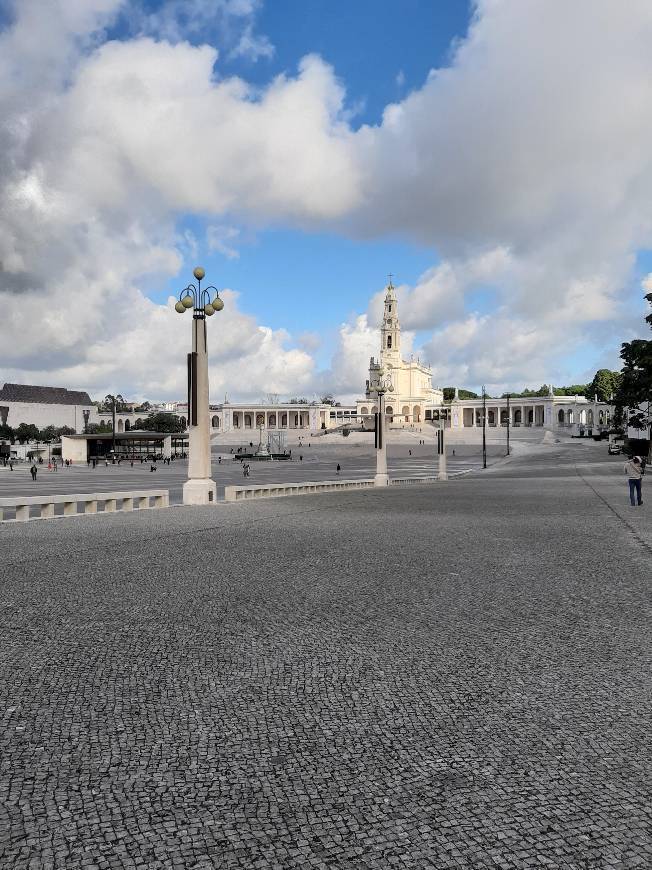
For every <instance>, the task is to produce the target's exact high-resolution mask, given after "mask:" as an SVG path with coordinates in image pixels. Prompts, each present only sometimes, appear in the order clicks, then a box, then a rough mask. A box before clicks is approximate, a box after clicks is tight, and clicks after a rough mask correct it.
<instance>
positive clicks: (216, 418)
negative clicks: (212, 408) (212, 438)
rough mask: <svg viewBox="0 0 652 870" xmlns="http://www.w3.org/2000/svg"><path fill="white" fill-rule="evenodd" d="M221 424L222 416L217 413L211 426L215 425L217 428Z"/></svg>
mask: <svg viewBox="0 0 652 870" xmlns="http://www.w3.org/2000/svg"><path fill="white" fill-rule="evenodd" d="M219 425H220V418H219V417H218V416H217V414H216V415H215V416H214V417H213V418H212V420H211V426H212V427H213V429H217V428H218V426H219Z"/></svg>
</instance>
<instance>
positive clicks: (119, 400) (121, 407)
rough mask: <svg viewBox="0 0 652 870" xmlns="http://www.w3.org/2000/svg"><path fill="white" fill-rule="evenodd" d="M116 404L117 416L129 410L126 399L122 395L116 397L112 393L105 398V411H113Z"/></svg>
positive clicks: (118, 394)
mask: <svg viewBox="0 0 652 870" xmlns="http://www.w3.org/2000/svg"><path fill="white" fill-rule="evenodd" d="M114 402H115V412H116V414H119V413H120V412H122V411H126V410H127V402H126V400H125V398H124V397H123V396H121V395H120V393H117V395H115V396H114V395H113V394H112V393H107V394H106V396H105V397H104V402H103V403H102V404H103V406H104V410H105V411H112V410H113V403H114Z"/></svg>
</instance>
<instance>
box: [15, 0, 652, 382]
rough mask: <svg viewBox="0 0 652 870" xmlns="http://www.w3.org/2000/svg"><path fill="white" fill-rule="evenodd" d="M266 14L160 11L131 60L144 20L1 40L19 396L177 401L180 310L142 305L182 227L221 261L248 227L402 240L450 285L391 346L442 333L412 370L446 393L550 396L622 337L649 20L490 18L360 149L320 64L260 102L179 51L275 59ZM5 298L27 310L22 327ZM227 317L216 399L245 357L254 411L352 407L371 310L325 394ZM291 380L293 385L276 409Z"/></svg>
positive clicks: (21, 10)
mask: <svg viewBox="0 0 652 870" xmlns="http://www.w3.org/2000/svg"><path fill="white" fill-rule="evenodd" d="M258 6H259V4H258V3H257V2H255V0H220V2H216V3H213V4H209V3H202V2H200V0H192V2H191V3H190V4H185V3H184V4H181V3H180V2H179V0H168V2H164V3H160V4H158V5H157V6H156V7H155V9H154V11H153V12H152V13H151V15H150V17H147V16H146V17H145V18H143V17H142V15H141V16H140V17H138V16H136V18H135V20H136V21H137V22H138V24H137V27H136V28H135V30H134V32H133V38H131V39H128V40H126V41H122V42H117V41H110V42H107V41H106V36H105V34H106V28H107V27H108V26H109V25H110V24H111V22H113V21H115V20H116V16H119V15H120V14H122V13H123V12H124V10H127V11H132V10H134V9H136V10H138V9H140V10H141V12H142V10H143V9H144V8H145V7H144V6H142V5H139V4H135V3H131V4H128V5H127V4H125V3H122V2H119V0H85V2H83V3H81V2H79V0H53V2H50V3H48V4H45V3H44V2H43V0H23V2H21V3H20V4H16V6H15V10H14V11H15V16H14V18H15V20H14V21H13V23H12V24H11V26H9V27H8V28H7V29H6V30H5V31H4V32H3V33H2V34H0V111H1V112H2V117H3V121H4V123H3V124H2V127H1V128H0V295H1V296H2V299H1V300H0V301H1V302H2V305H3V310H4V311H5V312H6V314H5V316H4V317H3V320H2V322H1V323H0V364H2V366H3V367H4V369H6V370H7V372H8V373H12V374H15V376H16V378H17V379H19V378H20V377H23V378H24V377H26V373H33V374H34V379H36V377H37V375H39V376H40V373H43V372H45V373H47V372H50V375H49V376H48V377H47V378H45V377H44V378H42V379H43V380H52V379H53V378H55V377H56V379H57V380H58V381H60V382H62V383H63V382H67V383H71V384H73V385H76V386H80V387H81V386H87V385H90V384H91V383H93V384H95V383H96V384H97V385H98V387H101V388H102V389H103V388H104V387H105V386H109V385H117V387H124V385H125V384H129V383H130V382H131V379H132V378H133V377H134V370H135V368H134V365H133V364H132V360H134V359H136V360H138V363H139V365H142V366H143V370H144V371H145V372H148V371H149V372H150V373H151V374H152V376H153V374H154V373H155V374H156V377H154V378H153V382H154V383H157V384H158V383H160V384H161V390H162V392H167V391H171V390H173V389H177V387H175V386H174V385H175V383H176V382H177V381H176V378H177V376H176V375H175V374H174V365H175V364H173V362H172V359H171V349H172V348H175V349H176V347H177V345H176V344H175V343H174V342H175V339H174V338H173V335H172V333H169V332H168V329H178V324H176V321H170V322H171V323H172V322H174V323H175V326H174V327H172V326H169V327H168V326H164V325H163V318H164V317H167V311H166V310H164V309H163V308H162V307H161V306H157V305H156V304H155V303H153V302H151V301H149V300H148V299H147V298H146V296H145V295H143V292H142V282H143V280H144V279H146V280H147V282H148V284H149V285H150V286H151V284H152V282H154V281H155V280H157V279H160V280H161V282H163V281H165V280H166V279H167V278H168V277H169V276H170V275H173V274H176V273H177V272H178V271H179V269H180V268H181V266H182V260H183V254H184V245H185V246H186V247H188V246H189V245H191V244H192V240H188V239H186V240H185V242H182V243H180V240H179V236H178V232H177V229H176V226H175V223H176V221H177V219H178V216H179V215H182V214H187V213H190V214H196V215H199V216H201V217H202V218H208V220H209V223H210V226H211V227H213V228H217V229H216V230H215V234H214V237H213V244H214V247H215V248H216V249H217V250H222V253H224V254H225V255H226V256H234V253H235V251H236V248H235V245H234V242H235V241H236V236H234V235H231V236H230V235H229V232H228V228H229V227H232V225H233V223H238V224H239V225H245V224H246V223H247V222H249V223H252V224H254V225H256V226H260V225H264V224H274V225H278V224H284V225H291V226H295V227H302V228H304V229H306V230H320V229H329V230H333V229H336V230H338V231H340V232H343V233H349V234H351V235H353V236H355V237H358V238H360V237H366V238H369V237H381V236H383V235H385V234H391V235H396V234H400V235H402V236H403V237H407V238H409V239H411V240H413V241H417V242H420V243H422V244H426V245H428V246H430V247H432V249H433V250H434V251H437V254H438V258H439V262H438V263H437V265H434V266H433V267H432V268H431V269H429V270H428V271H427V272H425V273H424V274H423V275H421V276H420V278H419V279H418V280H417V281H416V282H415V284H414V286H413V287H409V286H401V287H399V288H398V289H399V298H400V300H401V310H402V321H403V325H404V326H405V327H406V329H407V330H408V331H410V330H411V331H417V332H419V333H422V332H423V331H428V332H429V333H430V334H431V337H430V338H425V339H423V338H422V348H423V351H424V354H426V355H427V356H428V357H429V358H430V360H431V362H432V363H433V364H434V365H435V367H436V368H437V370H438V371H439V372H440V373H441V379H440V378H439V377H437V376H436V379H437V380H439V381H440V382H442V381H444V380H448V381H449V382H462V381H466V382H467V383H469V379H471V381H470V385H471V384H477V383H478V382H479V380H489V379H490V378H493V379H494V381H495V382H496V383H499V382H500V383H502V382H507V381H509V379H510V378H513V379H518V380H519V381H520V382H521V383H522V382H523V380H525V379H526V378H528V379H529V378H532V379H533V380H534V381H536V380H538V379H540V378H543V379H546V378H547V377H548V372H549V371H550V370H551V368H552V369H553V370H554V366H555V365H556V364H557V362H558V357H559V353H560V350H559V349H560V344H561V343H560V340H559V339H560V336H563V337H564V338H565V343H564V345H563V346H564V347H565V348H566V349H568V348H569V347H572V346H573V345H574V344H576V343H580V342H586V341H590V340H593V341H596V340H600V341H602V342H603V343H604V342H611V343H612V344H614V345H617V343H618V340H616V341H614V335H616V334H617V335H618V336H620V333H621V332H622V331H623V330H631V329H633V328H634V327H633V325H632V324H633V317H632V316H631V314H630V313H628V312H627V311H626V310H625V307H624V305H623V302H624V300H625V294H626V291H627V290H628V288H629V282H630V280H631V276H632V269H633V266H634V263H635V254H636V251H637V250H639V249H641V248H644V247H649V246H650V240H651V236H652V212H650V209H649V202H650V199H651V196H652V113H650V112H649V105H650V103H651V99H650V98H651V97H652V55H651V54H650V52H649V45H650V43H651V42H652V7H651V6H650V4H649V3H648V2H647V0H630V2H629V3H628V4H627V8H626V10H625V9H623V8H621V6H617V5H614V4H613V2H612V0H575V2H573V3H570V4H569V3H567V2H564V0H531V2H529V3H527V4H524V3H520V2H514V0H479V2H478V3H477V5H476V8H475V14H474V18H473V22H472V25H471V27H470V31H469V34H468V36H467V38H466V39H464V40H462V41H461V42H460V43H459V44H458V45H457V48H456V51H455V54H454V56H453V59H452V61H451V64H450V66H449V67H446V68H444V69H438V70H433V72H432V73H431V74H430V76H429V77H428V80H427V81H426V82H425V83H424V85H423V87H422V88H420V89H417V90H415V91H413V92H412V93H410V95H409V96H407V97H406V98H405V99H404V100H403V101H402V102H398V103H396V104H393V105H390V106H388V107H387V108H386V110H385V112H384V115H383V119H382V123H380V124H379V125H377V126H362V127H361V128H359V129H355V128H354V127H353V125H352V118H351V115H350V111H347V105H346V96H345V91H344V86H343V84H342V83H341V82H339V81H338V79H337V78H336V75H335V73H334V71H333V69H332V68H331V67H330V66H329V65H328V64H327V63H326V62H325V61H324V60H322V59H321V58H319V57H316V56H308V57H306V58H304V59H303V60H302V61H301V64H300V66H299V69H298V72H297V73H296V74H295V75H291V74H286V75H281V76H278V77H276V78H275V79H273V80H272V81H271V82H270V83H269V84H268V85H267V86H266V87H264V88H253V87H251V86H250V85H248V84H247V83H246V82H244V81H243V80H241V79H237V78H222V77H220V65H219V58H218V52H217V51H216V49H215V48H214V47H211V46H208V45H201V46H194V45H191V44H189V43H188V42H186V41H184V40H185V39H186V38H187V37H189V36H191V35H192V32H193V28H194V27H196V26H197V23H198V22H200V21H202V20H204V19H203V18H202V16H205V15H208V14H211V10H212V12H213V13H215V14H216V15H218V17H219V16H222V19H223V20H224V21H228V22H229V26H231V24H233V23H234V22H238V26H237V28H236V29H235V30H234V31H233V33H234V34H235V36H234V38H233V40H232V44H231V51H236V52H237V51H238V50H239V49H238V46H239V45H240V43H241V42H242V40H244V42H242V50H243V51H245V50H249V51H250V52H251V53H253V54H256V53H258V54H259V55H260V54H262V55H265V53H266V52H268V51H271V48H269V47H266V45H265V42H264V38H263V37H258V36H257V34H256V33H255V29H254V23H255V13H256V11H257V9H258ZM46 7H47V11H48V14H47V15H45V14H44V10H45V9H46ZM121 10H122V13H121ZM198 32H199V31H198ZM236 37H237V38H236ZM256 40H259V41H258V43H257V42H256ZM261 40H262V41H261ZM247 41H249V43H248V44H249V49H247V47H246V46H247ZM196 133H199V135H195V134H196ZM224 228H227V232H226V235H225V233H224ZM209 241H210V236H209ZM220 245H221V246H222V247H221V248H220ZM478 287H480V288H483V287H491V288H492V291H493V292H495V296H496V306H495V310H494V311H493V312H492V313H490V314H487V313H486V312H477V311H474V310H473V307H472V305H471V306H470V302H469V300H470V299H472V298H473V297H472V294H473V292H474V291H475V290H477V288H478ZM17 296H20V298H21V300H22V299H23V298H24V304H23V303H22V302H21V305H16V304H11V303H15V299H16V297H17ZM80 297H81V298H83V300H84V301H83V304H80V303H79V302H78V301H77V300H78V299H79V298H80ZM231 301H232V305H233V307H234V311H233V316H234V317H236V319H237V317H240V320H239V321H238V323H239V328H240V329H241V330H244V331H241V332H237V331H236V332H235V333H234V334H235V335H237V336H238V342H236V345H237V346H235V345H234V346H233V347H232V348H231V350H230V351H229V353H232V355H233V356H232V357H231V356H228V354H227V356H226V357H224V358H223V359H222V360H221V365H220V367H219V371H218V370H216V373H215V377H216V378H217V379H218V383H219V385H220V387H221V384H222V381H221V380H220V379H221V378H222V377H223V376H225V375H226V374H229V373H230V371H231V370H230V369H229V366H230V365H231V364H232V363H231V360H232V361H233V373H234V377H235V375H236V374H237V376H238V381H239V383H240V384H241V389H242V391H243V393H246V391H247V390H252V391H253V390H255V391H256V394H260V393H261V392H264V391H269V392H279V393H283V392H289V391H298V390H299V389H300V388H301V386H302V385H305V388H306V389H308V387H309V386H310V384H312V386H313V388H314V387H319V388H321V387H322V385H323V387H324V388H327V389H332V390H341V391H343V392H349V391H350V392H352V393H355V392H358V391H359V389H360V385H361V381H363V380H364V372H365V370H366V366H367V364H368V357H369V355H371V353H376V352H377V328H376V323H377V321H378V317H377V314H378V299H377V298H376V299H374V300H372V302H371V304H370V307H369V311H368V312H367V314H360V315H359V317H358V318H357V319H355V318H354V319H353V320H352V321H351V323H349V324H347V325H345V326H344V327H342V328H341V330H340V333H339V338H338V344H337V347H336V350H335V354H334V359H333V363H332V366H331V368H330V370H329V372H327V373H325V372H322V373H321V374H319V373H316V372H315V366H314V363H313V361H312V359H311V357H310V355H309V353H307V352H306V348H307V346H306V345H304V348H299V349H296V348H294V347H293V346H292V340H291V337H289V336H287V335H285V334H283V333H282V332H272V331H270V330H268V329H266V327H265V326H264V325H261V324H257V323H255V322H254V321H251V320H247V319H246V318H244V316H242V315H238V312H237V305H238V303H237V298H236V297H234V298H233V299H232V300H231ZM134 312H138V313H139V315H140V316H141V317H142V318H143V319H144V320H143V323H145V324H146V329H147V330H148V335H151V331H152V330H153V329H155V330H157V331H158V334H160V335H161V336H162V337H163V339H164V340H162V342H161V343H162V345H164V347H165V352H166V353H167V354H168V357H166V356H165V353H164V354H163V355H161V354H158V355H157V350H156V346H153V345H152V342H151V341H147V337H146V336H145V335H144V334H143V332H142V330H141V327H140V324H139V326H138V327H136V326H134V324H135V323H136V319H135V317H133V313H134ZM130 313H131V314H130ZM638 314H639V313H638V312H636V314H635V316H636V317H638ZM229 316H231V315H229ZM224 322H227V321H226V318H225V320H224ZM165 323H166V324H167V321H165ZM247 330H248V331H249V332H250V333H251V335H250V336H249V333H248V332H246V331H247ZM176 334H177V333H174V335H176ZM488 336H489V337H488ZM406 340H407V339H406ZM139 342H144V346H146V347H147V348H149V350H148V351H147V353H146V354H145V356H144V357H143V356H142V355H141V353H140V350H139V349H138V348H139V346H140V345H139ZM111 347H114V348H119V350H120V353H121V355H122V356H123V357H124V359H125V360H128V361H129V363H128V364H127V363H124V364H123V365H122V369H120V365H119V362H118V361H117V360H118V358H117V357H116V355H115V354H113V357H114V358H112V359H109V360H107V359H105V357H106V356H107V355H108V356H109V357H110V356H111V352H110V348H111ZM179 348H180V345H179ZM307 349H308V350H309V348H307ZM217 352H218V353H219V351H217ZM175 353H176V350H175ZM175 358H176V357H175ZM148 360H153V361H154V362H155V365H156V366H158V367H160V368H152V369H150V370H148V368H147V366H148ZM243 360H246V361H247V364H246V365H243V364H242V362H243ZM614 363H615V360H614ZM558 370H559V371H560V376H561V369H560V368H559V366H558ZM360 373H361V374H360ZM288 375H291V376H292V377H293V378H295V379H296V381H295V382H293V383H291V384H290V385H289V386H288V389H287V391H286V390H284V389H282V384H283V383H284V380H283V379H284V378H285V377H286V376H288ZM260 378H262V382H260V380H259V379H260ZM328 378H330V381H329V382H328V383H326V379H328ZM121 379H122V380H121ZM311 379H312V380H311ZM473 379H479V380H473ZM109 380H110V383H109ZM116 382H117V384H116ZM228 388H229V390H233V385H228Z"/></svg>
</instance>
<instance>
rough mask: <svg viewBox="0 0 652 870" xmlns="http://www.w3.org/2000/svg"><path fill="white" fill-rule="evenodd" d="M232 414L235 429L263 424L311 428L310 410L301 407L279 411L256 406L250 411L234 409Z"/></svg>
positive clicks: (276, 427)
mask: <svg viewBox="0 0 652 870" xmlns="http://www.w3.org/2000/svg"><path fill="white" fill-rule="evenodd" d="M231 415H232V417H231V419H232V424H231V425H232V428H233V429H244V430H246V429H258V428H260V427H261V426H262V427H263V428H264V429H310V412H309V411H302V410H300V409H299V408H297V409H296V410H295V409H294V408H293V409H291V410H287V409H279V410H278V411H268V410H256V409H255V408H254V409H252V410H250V411H249V410H243V411H235V410H234V411H232V412H231Z"/></svg>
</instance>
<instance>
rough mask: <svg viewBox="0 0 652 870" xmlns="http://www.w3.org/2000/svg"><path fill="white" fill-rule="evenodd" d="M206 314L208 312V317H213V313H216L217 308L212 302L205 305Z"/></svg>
mask: <svg viewBox="0 0 652 870" xmlns="http://www.w3.org/2000/svg"><path fill="white" fill-rule="evenodd" d="M204 314H206V315H207V316H208V317H212V316H213V314H215V309H214V308H213V306H212V305H211V303H210V302H208V303H207V304H206V305H204Z"/></svg>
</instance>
